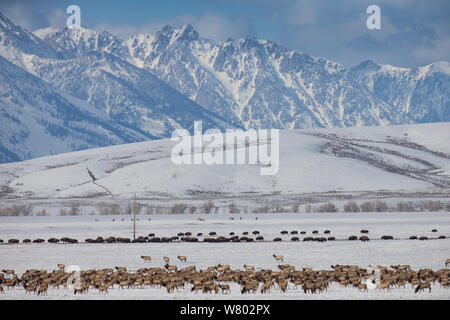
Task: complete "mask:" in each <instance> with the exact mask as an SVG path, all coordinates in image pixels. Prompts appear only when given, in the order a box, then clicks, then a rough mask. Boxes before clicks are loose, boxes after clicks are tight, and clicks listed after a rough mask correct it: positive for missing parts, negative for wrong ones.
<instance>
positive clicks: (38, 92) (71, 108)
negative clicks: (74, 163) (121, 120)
mask: <svg viewBox="0 0 450 320" xmlns="http://www.w3.org/2000/svg"><path fill="white" fill-rule="evenodd" d="M0 70H1V71H0V113H1V115H2V116H1V119H2V120H1V121H2V125H1V126H0V137H1V141H0V161H1V162H9V161H19V160H22V159H27V158H30V157H39V156H44V155H48V154H56V153H62V152H69V151H73V150H81V149H88V148H95V147H100V146H106V145H111V144H120V143H126V142H131V141H142V140H143V139H145V138H146V136H145V135H143V134H139V133H138V132H135V131H133V130H131V129H129V128H128V127H126V126H121V125H118V124H114V123H110V121H109V120H108V119H107V117H106V116H105V115H104V114H102V113H100V112H96V110H95V109H94V108H92V106H90V105H88V104H87V103H85V102H84V101H82V100H78V99H75V98H73V97H70V96H68V95H66V94H65V93H63V92H59V91H58V90H55V89H54V88H53V87H52V86H50V85H49V84H47V83H46V82H44V81H42V80H41V79H39V78H36V77H34V76H32V75H31V74H29V73H27V72H25V71H24V70H23V69H21V68H19V67H17V66H15V65H13V64H11V63H9V62H8V61H6V60H5V59H3V58H2V57H0Z"/></svg>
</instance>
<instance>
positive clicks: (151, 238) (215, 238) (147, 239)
mask: <svg viewBox="0 0 450 320" xmlns="http://www.w3.org/2000/svg"><path fill="white" fill-rule="evenodd" d="M432 232H437V230H436V229H433V230H432ZM311 233H312V235H314V236H305V235H306V231H297V230H292V231H290V232H289V231H288V230H282V231H281V232H280V234H281V235H282V236H286V235H289V234H290V235H293V237H291V238H290V241H291V242H299V241H304V242H308V241H316V242H325V241H335V240H337V239H336V237H334V236H330V234H331V231H330V230H325V231H323V234H325V235H328V236H326V237H325V236H319V231H318V230H313V231H312V232H311ZM360 233H361V234H363V235H362V236H359V237H358V236H356V235H351V236H349V237H348V238H347V239H339V240H341V241H343V240H349V241H355V240H360V241H362V242H367V241H370V240H371V238H369V236H368V234H369V231H368V230H367V229H362V230H360ZM205 234H206V233H205ZM207 234H208V236H203V233H202V232H199V233H197V236H196V237H194V236H193V235H192V233H191V232H178V233H177V234H176V235H174V236H171V237H157V236H155V233H149V234H148V236H139V237H137V238H136V239H130V238H123V237H112V236H111V237H107V238H103V237H100V236H99V237H96V238H87V239H85V240H84V243H155V242H157V243H168V242H210V243H212V242H253V241H273V242H282V241H285V240H283V238H282V237H275V238H273V239H272V240H270V239H265V238H264V237H263V236H262V235H261V233H260V231H258V230H254V231H253V232H251V234H253V236H254V238H253V237H251V236H249V232H248V231H244V232H242V235H241V236H238V235H236V233H235V232H229V233H228V236H224V235H217V232H215V231H211V232H209V233H207ZM299 234H300V235H304V237H303V238H302V239H301V238H300V237H299V236H298V235H299ZM446 238H447V237H446V236H444V235H441V236H439V237H437V238H434V239H446ZM375 239H376V238H372V240H375ZM378 239H381V240H393V239H394V237H393V236H391V235H383V236H381V237H380V238H378ZM395 239H398V240H400V239H399V238H395ZM408 239H409V240H429V239H431V238H428V237H427V236H420V237H417V236H415V235H414V236H410V237H409V238H408ZM47 242H48V243H79V242H78V240H77V239H72V238H68V237H63V238H61V239H57V238H50V239H48V240H47ZM3 243H4V241H3V240H2V239H0V244H3ZM7 243H8V244H19V243H20V240H18V239H9V240H8V241H7ZM22 243H24V244H29V243H45V240H44V239H34V240H31V239H24V240H22Z"/></svg>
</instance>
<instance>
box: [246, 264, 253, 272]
mask: <svg viewBox="0 0 450 320" xmlns="http://www.w3.org/2000/svg"><path fill="white" fill-rule="evenodd" d="M244 268H245V270H247V271H255V267H254V266H248V265H246V264H244Z"/></svg>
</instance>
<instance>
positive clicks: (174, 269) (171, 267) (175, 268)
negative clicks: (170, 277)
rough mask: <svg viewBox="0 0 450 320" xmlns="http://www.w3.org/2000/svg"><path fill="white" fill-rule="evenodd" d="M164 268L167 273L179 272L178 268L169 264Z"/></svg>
mask: <svg viewBox="0 0 450 320" xmlns="http://www.w3.org/2000/svg"><path fill="white" fill-rule="evenodd" d="M164 268H166V269H167V271H169V272H171V271H175V272H176V271H177V266H171V265H169V264H165V265H164Z"/></svg>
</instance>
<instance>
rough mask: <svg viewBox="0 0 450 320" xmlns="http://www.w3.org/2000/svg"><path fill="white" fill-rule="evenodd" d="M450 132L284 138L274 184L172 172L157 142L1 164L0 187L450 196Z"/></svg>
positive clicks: (117, 193)
mask: <svg viewBox="0 0 450 320" xmlns="http://www.w3.org/2000/svg"><path fill="white" fill-rule="evenodd" d="M449 128H450V125H449V123H441V124H424V125H408V126H394V127H372V128H345V129H316V130H294V131H283V132H282V133H281V135H280V167H279V172H278V173H277V174H276V175H273V176H263V175H260V165H249V164H244V165H174V164H173V162H172V160H171V158H170V154H171V148H172V146H173V145H174V144H175V142H172V141H170V140H157V141H149V142H142V143H135V144H127V145H122V146H114V147H107V148H100V149H93V150H86V151H80V152H75V153H67V154H61V155H56V156H51V157H45V158H40V159H34V160H29V161H24V162H18V163H11V164H3V165H1V166H0V172H1V173H0V181H1V183H2V184H3V185H7V186H9V187H10V188H11V191H12V193H11V194H9V196H19V197H29V196H32V197H44V198H47V197H48V198H55V197H68V198H70V197H78V196H80V197H90V196H106V197H107V198H109V197H110V194H109V192H110V193H111V194H112V195H113V196H114V197H119V198H120V197H130V196H131V195H132V194H133V193H134V192H136V193H137V194H138V196H140V197H158V196H159V195H169V196H173V197H183V196H189V195H192V194H208V193H214V192H215V193H219V194H222V195H224V196H225V195H240V194H246V193H255V194H276V193H281V194H300V193H309V192H328V191H347V192H353V191H355V192H359V191H378V190H388V191H405V190H406V191H411V192H414V191H433V190H440V191H441V192H442V191H445V190H447V191H448V190H450V187H449V186H450V184H449V181H450V180H449V179H450V178H449V177H450V143H449V139H450V130H449ZM430 131H433V132H434V133H435V134H434V136H433V137H432V139H431V137H430V138H429V136H428V134H429V132H430ZM336 146H338V148H336ZM227 147H229V148H231V146H227ZM220 148H223V147H222V146H221V147H220ZM88 169H89V171H90V172H91V173H92V174H93V175H94V176H95V178H96V181H95V183H94V182H93V181H92V177H91V176H90V174H89V172H88ZM105 190H108V192H106V191H105Z"/></svg>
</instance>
